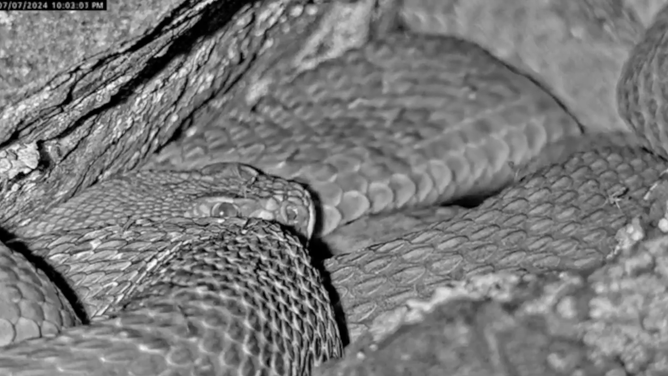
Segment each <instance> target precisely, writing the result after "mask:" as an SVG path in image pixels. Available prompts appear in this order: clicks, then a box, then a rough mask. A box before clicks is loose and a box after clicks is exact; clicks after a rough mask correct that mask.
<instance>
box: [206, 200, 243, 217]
mask: <svg viewBox="0 0 668 376" xmlns="http://www.w3.org/2000/svg"><path fill="white" fill-rule="evenodd" d="M238 214H239V211H238V210H237V208H236V206H234V205H233V204H231V203H229V202H221V203H219V204H216V205H214V207H213V208H211V216H212V217H216V218H225V217H236V216H238Z"/></svg>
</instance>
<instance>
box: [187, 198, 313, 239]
mask: <svg viewBox="0 0 668 376" xmlns="http://www.w3.org/2000/svg"><path fill="white" fill-rule="evenodd" d="M186 216H187V217H191V218H192V217H196V218H202V217H213V218H229V217H239V218H260V219H264V220H268V221H276V222H278V223H281V224H283V225H285V226H288V227H291V228H293V229H295V230H296V231H297V232H298V233H299V234H300V235H302V236H304V237H305V238H306V239H310V238H311V236H312V235H313V231H314V228H315V207H314V205H313V202H312V201H311V200H310V197H305V198H302V199H300V197H298V196H288V197H276V196H269V197H265V198H248V197H232V196H212V197H203V198H200V199H198V200H196V201H195V202H194V203H193V205H192V207H191V209H190V210H189V211H188V212H187V213H186Z"/></svg>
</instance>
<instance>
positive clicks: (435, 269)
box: [325, 138, 668, 341]
mask: <svg viewBox="0 0 668 376" xmlns="http://www.w3.org/2000/svg"><path fill="white" fill-rule="evenodd" d="M604 141H605V140H603V139H600V138H599V139H598V142H600V143H601V144H602V145H600V146H597V145H596V144H595V143H594V142H592V143H590V144H589V147H590V148H592V149H593V150H591V151H588V152H578V153H576V154H574V155H573V156H572V157H571V158H569V160H568V161H567V162H566V163H564V164H557V165H554V166H552V167H549V168H547V169H544V170H540V171H538V172H537V173H535V174H534V175H532V176H530V177H528V178H526V179H525V180H523V181H521V182H520V184H518V185H516V186H513V187H510V188H508V189H506V190H505V191H503V192H502V193H500V194H499V195H497V196H495V197H492V198H490V199H488V200H487V201H486V202H485V203H483V204H482V205H481V206H479V207H476V208H474V209H471V210H470V211H465V212H463V213H460V214H459V215H456V216H455V217H454V218H452V219H451V220H448V221H443V222H440V223H438V224H436V225H434V226H432V227H430V228H429V229H428V230H424V231H419V232H416V233H412V234H409V235H408V236H405V237H403V238H400V239H397V240H395V241H391V242H387V243H384V244H382V245H377V246H373V247H371V248H369V249H364V250H361V251H360V252H356V253H353V254H348V255H342V256H338V257H334V258H333V259H330V260H327V261H326V263H325V267H326V269H327V271H328V272H329V274H330V276H331V281H332V284H333V285H334V288H335V290H336V291H337V293H338V295H339V299H340V300H339V302H338V303H339V304H340V305H341V306H342V309H343V312H345V315H346V323H347V326H348V330H349V335H350V338H351V340H353V341H354V340H355V339H356V338H357V337H358V336H359V335H360V334H361V333H362V332H363V331H364V330H366V329H368V328H369V327H370V326H371V325H372V323H373V321H374V320H377V319H382V316H383V315H386V314H388V313H391V312H392V311H393V310H394V309H395V308H397V307H398V306H399V305H401V304H402V303H403V302H404V301H405V300H406V299H409V298H418V297H420V298H426V297H428V296H429V295H431V294H432V292H433V290H434V288H435V287H436V286H438V285H439V284H442V283H444V282H446V281H449V280H456V279H461V278H465V277H468V276H473V275H479V274H484V273H491V272H496V271H500V270H504V271H508V272H516V273H520V274H522V273H526V272H538V271H545V270H582V269H587V268H593V267H597V266H600V265H601V262H602V260H603V259H604V257H605V256H606V255H607V254H609V253H610V251H611V250H612V247H613V246H614V244H615V240H614V236H615V233H616V232H617V230H618V229H619V228H621V227H622V226H624V225H626V223H627V222H628V221H630V219H631V218H633V217H634V216H637V215H641V214H643V213H645V212H646V211H647V210H649V203H647V202H645V201H643V200H642V197H643V195H645V193H646V192H647V189H648V188H649V187H650V186H651V185H652V184H653V183H654V182H655V181H657V179H658V178H659V174H660V173H661V172H662V171H664V170H666V169H668V163H666V162H665V161H663V160H661V159H660V158H658V157H655V156H652V155H651V154H649V153H647V152H646V151H644V150H643V149H641V148H639V147H627V148H622V147H619V146H616V145H615V146H606V145H605V142H604Z"/></svg>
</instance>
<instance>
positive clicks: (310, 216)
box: [277, 200, 315, 239]
mask: <svg viewBox="0 0 668 376" xmlns="http://www.w3.org/2000/svg"><path fill="white" fill-rule="evenodd" d="M278 216H279V218H277V221H278V222H280V223H283V224H286V225H288V226H292V227H294V228H295V229H296V230H297V231H299V233H300V234H301V235H303V236H305V237H306V239H310V238H311V236H312V235H313V229H314V228H315V209H314V208H313V205H306V204H302V203H295V202H292V201H290V200H286V201H283V202H282V203H281V205H280V207H279V210H278Z"/></svg>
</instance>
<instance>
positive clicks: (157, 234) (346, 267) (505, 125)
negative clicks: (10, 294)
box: [0, 10, 668, 375]
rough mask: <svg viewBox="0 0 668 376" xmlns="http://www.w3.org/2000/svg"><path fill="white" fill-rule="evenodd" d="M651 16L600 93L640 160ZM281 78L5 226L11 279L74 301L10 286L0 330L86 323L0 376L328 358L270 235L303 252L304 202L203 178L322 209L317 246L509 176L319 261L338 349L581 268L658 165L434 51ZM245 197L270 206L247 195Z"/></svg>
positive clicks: (467, 57) (6, 351)
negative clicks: (393, 318) (524, 277)
mask: <svg viewBox="0 0 668 376" xmlns="http://www.w3.org/2000/svg"><path fill="white" fill-rule="evenodd" d="M666 14H668V10H667V11H664V12H663V13H661V14H660V15H659V16H658V20H659V21H658V22H657V24H655V26H654V27H653V28H650V29H649V31H648V32H647V37H646V39H645V40H644V41H643V43H641V44H640V45H639V46H638V47H637V48H636V50H634V52H633V57H632V58H631V59H630V62H629V64H628V65H627V71H626V72H625V74H624V76H623V77H622V79H621V80H620V82H622V84H621V85H620V89H619V90H620V95H619V97H620V102H621V105H620V108H621V109H622V113H623V115H624V117H625V119H626V120H627V122H628V123H629V124H630V125H631V126H632V127H634V128H635V130H636V131H637V133H642V134H643V136H644V137H646V138H645V139H644V141H642V145H644V146H646V147H647V146H649V147H651V148H652V150H653V151H655V152H656V154H659V155H665V152H664V151H663V149H662V148H661V147H660V145H662V143H661V142H659V141H656V140H663V139H665V131H664V130H663V129H662V128H660V126H659V124H660V122H657V119H659V120H661V118H660V117H659V116H660V114H662V110H663V105H662V103H663V102H661V99H660V98H661V97H660V95H661V90H660V89H661V86H660V85H661V81H660V80H657V77H658V74H657V72H661V70H660V69H661V67H662V66H663V65H662V62H663V61H662V60H660V59H662V57H661V56H660V55H658V54H655V52H656V51H657V50H660V49H661V48H662V43H663V40H664V38H665V33H664V32H663V30H668V28H666V27H665V26H664V25H663V22H665V21H662V20H665V19H668V15H666ZM402 54H403V55H402ZM657 59H659V60H657ZM344 67H345V69H344ZM285 77H289V79H287V78H286V79H285V80H283V81H282V80H281V79H280V76H279V79H277V80H275V81H274V84H273V85H274V86H272V87H271V90H270V92H271V93H274V94H273V96H267V97H263V98H260V99H259V101H258V102H257V103H255V104H254V105H253V112H244V111H243V110H241V111H236V112H232V113H231V114H230V115H229V116H228V117H226V118H222V119H219V118H217V119H215V120H214V121H213V123H211V122H208V123H204V124H202V125H201V127H200V128H199V129H195V130H194V131H193V132H191V133H190V136H189V137H188V138H186V139H185V140H184V144H176V145H174V146H173V147H172V148H168V149H167V150H166V151H165V152H164V154H163V155H161V156H158V157H156V160H154V162H153V163H152V164H149V165H148V167H147V169H149V170H151V169H153V170H155V169H157V168H158V167H160V166H166V169H167V170H168V171H153V170H151V171H143V172H135V173H132V174H128V175H124V176H120V177H117V178H115V179H112V180H109V181H107V182H105V183H102V184H99V185H98V186H94V187H92V188H90V189H89V190H87V191H86V192H84V193H83V194H82V195H81V196H78V197H77V198H75V199H73V200H72V201H70V202H69V203H66V204H64V205H63V206H60V207H57V208H55V209H53V210H51V211H50V212H48V213H46V214H45V216H44V217H42V218H38V219H35V220H33V221H26V222H25V223H23V224H22V227H21V228H17V229H12V230H13V231H14V232H15V233H16V234H17V235H18V239H17V241H16V243H15V244H10V246H12V249H9V248H2V251H3V252H4V254H0V256H2V257H5V259H7V260H11V261H8V263H9V265H19V267H21V268H24V269H30V268H31V267H30V266H25V265H24V262H23V261H24V260H23V261H22V260H21V257H20V255H19V254H18V253H17V249H19V251H20V249H21V247H20V246H21V245H25V247H26V248H27V249H28V250H29V251H30V252H31V253H33V254H35V255H36V256H39V257H41V258H43V259H44V260H46V261H48V262H51V263H52V264H53V265H55V270H48V268H42V267H40V266H39V265H38V266H37V267H32V269H33V270H32V271H31V273H33V274H31V275H34V276H36V277H34V278H29V279H30V283H33V285H34V286H38V285H46V283H45V282H43V281H44V278H45V277H48V278H50V279H53V278H54V277H59V276H60V277H62V278H63V279H64V280H65V281H67V282H68V284H69V285H71V286H72V287H73V288H74V289H75V290H76V294H75V296H76V298H77V299H75V300H77V301H76V302H75V303H78V304H81V305H82V306H83V308H81V307H77V305H76V304H75V306H74V307H73V308H67V307H66V304H65V303H63V302H64V301H66V300H69V301H71V300H72V297H71V296H68V293H67V292H63V291H61V292H51V293H48V294H44V295H42V296H41V298H40V295H39V293H34V292H31V290H29V289H28V288H25V286H26V283H25V282H20V281H19V282H17V281H18V278H16V277H12V276H11V275H10V276H9V277H8V278H5V279H4V281H5V282H6V283H15V287H14V288H15V289H16V290H17V291H21V292H22V295H21V294H19V295H20V297H19V299H14V302H17V301H18V303H16V305H17V307H19V308H21V307H23V306H26V305H29V303H26V305H23V306H22V305H21V304H22V303H23V301H22V300H21V299H25V300H26V301H27V300H28V298H35V297H37V300H38V302H39V303H40V304H38V305H39V307H38V308H36V309H33V311H32V312H33V313H34V312H35V311H38V310H39V309H41V310H42V311H43V312H47V311H48V314H43V315H41V316H42V317H41V318H40V317H39V316H40V315H39V314H32V315H30V314H29V313H30V311H29V310H25V309H18V311H19V312H20V314H19V315H18V317H19V318H20V319H19V320H14V321H11V320H7V321H8V322H11V323H13V325H14V326H13V328H14V329H15V331H16V332H20V330H21V329H22V328H24V327H23V326H22V324H25V322H26V320H27V321H30V322H33V323H36V324H35V325H42V328H45V329H42V331H43V332H44V333H48V332H50V331H51V332H53V327H54V324H60V323H74V322H76V321H77V320H78V319H81V320H83V321H86V319H87V318H88V317H95V316H99V318H98V319H94V320H93V322H92V323H90V324H89V325H85V326H78V327H75V328H70V329H65V331H64V332H63V333H61V334H60V335H58V336H56V337H54V338H45V339H36V340H30V341H24V342H19V343H17V344H14V345H10V346H7V347H5V348H3V351H2V353H0V373H2V374H6V375H46V374H49V375H52V374H59V373H60V374H63V375H77V374H82V375H110V374H125V375H146V374H155V375H168V374H169V375H174V374H183V375H185V374H197V375H204V374H216V375H219V374H226V375H227V374H264V373H266V374H281V375H297V374H309V372H310V368H311V367H312V366H313V365H314V364H319V363H321V362H323V361H325V360H326V359H329V358H332V357H338V356H340V355H341V341H340V338H339V332H338V329H337V328H336V326H335V323H334V314H333V310H332V307H331V304H330V299H329V297H328V293H327V292H326V291H325V288H324V286H323V284H322V279H321V276H320V275H319V273H318V272H317V271H316V270H315V268H314V267H313V266H312V265H311V262H310V259H309V257H308V256H307V254H306V251H305V249H304V246H303V243H302V242H300V241H299V240H298V239H297V237H296V236H295V235H291V234H290V231H291V230H288V229H287V226H292V227H294V228H296V230H294V231H295V232H296V233H298V235H301V236H302V237H303V238H308V237H309V236H311V235H312V233H313V232H314V230H313V220H314V214H313V213H314V212H313V206H312V205H313V203H311V202H310V196H309V195H308V193H307V192H306V190H305V189H304V188H302V187H301V186H300V185H299V184H296V183H288V182H286V181H285V180H283V179H280V178H269V177H265V176H264V175H262V174H260V173H258V172H257V171H256V170H253V169H251V168H249V167H240V166H238V165H225V164H216V165H214V166H215V167H207V168H203V167H202V166H205V165H210V164H211V163H214V162H218V163H220V162H231V161H242V162H244V163H248V164H251V165H253V166H255V167H257V168H258V169H261V170H262V171H264V172H267V173H269V174H272V175H278V176H282V177H284V178H286V179H293V178H295V179H300V180H301V181H302V182H304V183H306V184H307V185H308V187H309V188H310V189H311V190H312V191H313V192H314V193H315V194H316V195H317V198H318V200H319V201H318V203H319V204H320V205H321V206H320V211H321V212H320V216H321V218H320V219H322V224H321V227H320V228H319V229H317V230H315V231H316V233H317V235H320V236H321V235H326V234H328V233H330V232H332V231H333V230H334V229H335V228H336V227H338V226H340V225H342V224H345V223H347V222H350V221H353V220H355V219H357V218H360V217H361V216H363V215H366V214H374V213H383V212H390V211H393V210H397V209H402V208H405V207H408V206H418V207H419V206H427V205H432V204H436V203H447V202H450V201H453V200H456V199H460V198H463V197H466V196H468V195H478V194H484V193H491V192H493V191H495V190H497V189H499V188H501V187H502V186H504V185H506V184H508V183H509V182H511V181H514V180H516V179H518V178H519V177H522V179H521V180H520V181H519V183H518V184H516V185H514V186H512V187H510V188H507V189H505V190H504V191H503V192H502V193H501V194H500V195H497V196H495V197H493V198H491V199H489V200H488V201H486V202H485V203H484V204H483V205H482V206H480V207H478V208H476V209H473V210H471V211H466V212H462V213H459V214H457V215H455V217H454V218H452V219H450V220H448V221H444V222H441V223H437V224H435V225H433V226H432V227H430V228H428V229H424V230H422V231H420V232H415V233H410V234H408V235H405V236H403V237H401V238H399V239H397V240H394V241H391V242H387V243H384V244H379V245H375V246H372V247H371V248H368V249H364V250H361V251H359V252H358V253H354V254H348V255H340V256H336V257H335V258H333V259H332V260H330V261H327V263H326V271H327V272H328V274H329V275H330V278H331V282H332V285H333V287H334V288H335V290H336V294H335V296H334V298H335V300H334V301H333V302H331V303H334V304H336V305H340V306H341V307H343V310H344V312H345V314H346V320H347V325H348V329H349V331H350V333H349V334H350V335H351V337H352V338H353V339H354V338H355V337H356V336H357V335H358V334H359V333H360V331H361V330H362V329H364V328H366V327H368V326H370V323H371V322H373V321H374V320H376V319H378V318H381V317H382V315H383V314H384V313H386V312H389V311H391V310H392V309H393V308H396V307H397V306H398V305H399V304H401V302H402V301H404V300H405V299H407V298H411V297H417V296H423V297H424V296H427V295H429V294H430V293H431V291H433V289H434V287H435V286H436V285H438V284H439V283H442V282H444V281H448V280H452V279H460V278H464V277H467V276H472V275H476V274H480V273H486V272H490V271H495V270H509V271H513V272H518V273H520V274H521V273H526V272H539V271H543V270H561V269H576V270H578V269H585V268H591V267H595V266H597V265H599V264H600V262H601V261H602V259H603V258H604V256H605V255H606V254H607V253H608V252H610V249H611V248H610V246H611V244H610V242H611V241H612V238H613V235H614V233H615V232H616V230H617V229H618V228H620V227H621V226H622V225H624V224H625V223H626V222H627V220H628V219H629V218H630V217H631V216H634V215H636V214H640V213H643V212H645V211H646V210H647V209H648V208H647V207H646V204H644V203H643V202H642V200H640V197H641V196H642V195H643V194H644V192H645V191H644V190H646V189H647V188H648V187H649V186H650V185H651V184H652V183H653V182H654V181H656V179H658V177H659V174H660V172H661V171H663V170H666V169H667V168H668V164H667V163H666V162H665V161H664V160H663V159H661V158H660V157H659V156H656V154H651V153H648V152H647V151H646V150H645V149H643V148H641V145H640V144H638V143H636V142H635V141H633V140H622V141H621V144H622V145H620V141H619V140H618V139H613V138H612V136H610V139H607V136H606V137H603V136H595V137H593V138H586V137H581V136H582V133H583V129H582V127H581V126H580V125H579V124H578V123H577V121H576V120H575V119H574V118H573V117H572V116H570V115H568V113H567V112H565V111H564V110H563V108H562V107H561V106H560V105H559V103H558V102H557V101H556V100H555V99H554V98H552V97H551V96H550V95H548V94H547V93H545V92H544V91H543V90H542V89H540V87H539V86H537V85H536V84H534V83H533V82H532V81H531V80H529V79H527V78H526V77H523V76H522V75H520V74H518V73H516V72H514V71H513V70H512V69H510V68H509V67H507V66H506V65H504V64H503V63H501V62H500V61H498V60H496V59H495V58H493V57H492V56H491V55H489V54H487V53H486V52H484V51H483V50H482V49H481V48H480V47H477V46H476V45H474V44H472V43H468V42H464V41H460V40H457V39H455V38H448V37H434V36H430V37H427V36H409V35H396V36H392V37H391V38H388V39H383V40H376V41H371V42H370V43H369V44H367V45H365V46H364V47H361V48H359V49H354V50H351V51H349V52H346V53H345V54H344V55H343V56H342V57H340V58H338V59H335V60H333V61H331V62H326V63H323V64H321V65H320V66H318V67H317V68H315V69H314V70H311V71H307V72H304V73H302V74H300V75H297V76H296V77H292V76H285ZM313 82H317V84H315V85H313V84H312V83H313ZM657 85H658V86H657ZM351 123H352V124H355V125H358V126H351ZM217 124H218V125H220V124H226V125H229V126H228V127H220V126H219V127H216V125H217ZM230 124H231V125H230ZM369 134H373V135H374V136H373V137H370V136H368V135H369ZM578 138H579V142H573V140H576V139H578ZM553 146H556V147H553ZM571 146H573V147H575V149H579V148H580V147H586V148H587V149H588V150H584V151H583V150H575V151H574V150H571ZM536 158H538V159H536ZM536 160H537V161H538V162H537V163H534V162H535V161H536ZM555 161H557V162H558V163H555ZM225 166H227V167H225ZM229 166H234V167H233V168H232V170H230V169H229V168H230V167H229ZM175 168H177V169H183V168H186V169H196V170H200V169H201V168H203V169H202V170H201V171H199V172H197V173H195V172H189V173H186V172H175V171H171V170H172V169H175ZM220 169H222V171H223V172H221V173H217V172H216V171H218V170H220ZM536 169H538V170H537V172H534V171H536ZM230 171H233V173H232V172H230ZM253 171H254V172H253ZM160 177H162V179H163V180H160ZM174 179H175V180H174ZM258 182H259V183H260V184H262V182H266V183H270V184H268V185H267V187H270V189H269V191H270V192H277V191H278V192H282V193H281V194H279V195H276V194H275V193H271V194H268V195H264V194H261V192H265V191H266V188H265V190H259V191H258V190H254V189H253V187H255V184H256V183H258ZM288 185H289V186H290V189H286V187H287V186H288ZM281 187H282V188H283V189H284V190H283V191H281ZM620 189H621V191H622V192H623V194H622V200H618V201H615V202H614V203H612V202H611V201H610V197H611V196H613V197H616V195H617V192H619V191H620ZM288 191H289V192H297V193H294V194H292V193H285V192H288ZM173 192H176V193H175V194H172V193H173ZM297 198H299V199H297ZM257 202H260V203H261V204H257ZM221 205H222V206H221ZM288 207H289V208H290V209H288ZM239 217H242V218H239ZM248 217H258V218H250V219H249V218H248ZM275 222H279V223H281V224H282V225H279V224H277V223H275ZM17 274H20V273H18V272H17ZM21 275H22V276H25V274H21ZM21 283H23V284H21ZM59 287H60V286H59ZM26 291H27V292H26ZM40 299H41V300H40ZM33 300H34V299H33ZM31 307H33V308H34V307H35V305H34V303H33V305H32V306H31ZM54 307H55V308H54ZM26 312H27V313H26ZM68 315H69V316H68ZM15 316H16V315H15ZM87 316H88V317H87ZM45 319H46V320H45ZM58 321H60V322H58ZM40 323H42V324H40ZM18 337H20V336H18Z"/></svg>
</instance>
